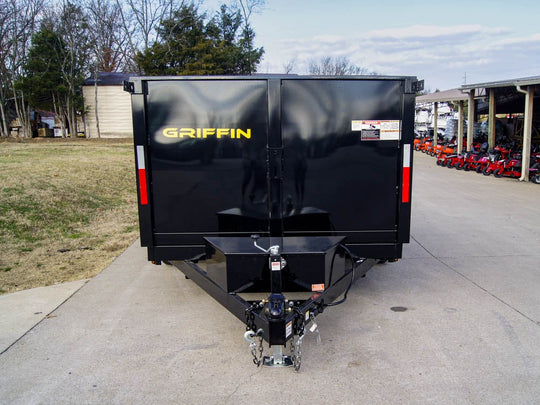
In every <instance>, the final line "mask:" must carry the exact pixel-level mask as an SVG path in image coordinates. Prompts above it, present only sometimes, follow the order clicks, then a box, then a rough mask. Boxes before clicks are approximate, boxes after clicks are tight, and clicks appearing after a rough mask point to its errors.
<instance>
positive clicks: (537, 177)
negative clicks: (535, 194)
mask: <svg viewBox="0 0 540 405" xmlns="http://www.w3.org/2000/svg"><path fill="white" fill-rule="evenodd" d="M532 182H533V183H536V184H540V174H535V175H534V177H533V178H532Z"/></svg>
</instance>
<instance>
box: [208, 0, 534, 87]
mask: <svg viewBox="0 0 540 405" xmlns="http://www.w3.org/2000/svg"><path fill="white" fill-rule="evenodd" d="M205 3H206V7H212V3H214V2H213V1H207V2H205ZM215 3H219V2H215ZM252 25H253V26H254V28H255V32H256V45H257V46H263V47H264V48H265V51H266V53H265V56H264V60H263V61H262V63H261V65H260V66H259V72H262V73H283V72H284V65H285V64H287V63H288V62H290V61H294V63H295V70H294V73H298V74H306V73H307V66H308V63H309V61H310V60H318V59H320V58H321V57H324V56H333V57H347V58H348V59H349V60H350V61H351V62H352V63H354V64H356V65H360V66H363V67H366V68H367V69H369V70H371V71H376V72H377V73H380V74H387V75H413V76H417V77H418V78H421V79H424V80H425V86H426V88H427V89H430V90H431V91H434V90H435V89H440V90H446V89H449V88H455V87H459V86H461V85H462V84H463V83H464V76H465V74H466V81H467V83H469V84H470V83H479V82H485V81H493V80H503V79H512V78H518V77H526V76H538V75H540V1H537V0H536V1H532V0H516V1H500V0H491V1H484V0H480V1H474V0H471V1H462V0H454V1H447V2H442V1H430V2H428V1H417V0H408V1H403V0H401V1H395V0H389V1H369V2H364V1H349V0H335V1H329V0H326V1H322V0H267V2H266V7H265V8H264V10H263V11H262V12H261V13H259V14H256V15H254V16H253V17H252Z"/></svg>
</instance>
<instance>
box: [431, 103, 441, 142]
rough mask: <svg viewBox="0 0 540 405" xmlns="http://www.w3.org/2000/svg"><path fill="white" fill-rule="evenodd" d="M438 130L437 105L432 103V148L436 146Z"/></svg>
mask: <svg viewBox="0 0 540 405" xmlns="http://www.w3.org/2000/svg"><path fill="white" fill-rule="evenodd" d="M438 130H439V103H437V102H436V101H435V102H434V103H433V143H432V144H431V145H432V146H433V148H435V146H437V132H438Z"/></svg>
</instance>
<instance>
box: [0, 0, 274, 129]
mask: <svg viewBox="0 0 540 405" xmlns="http://www.w3.org/2000/svg"><path fill="white" fill-rule="evenodd" d="M264 2H265V1H264V0H231V1H230V2H229V3H224V4H222V5H221V6H220V8H219V10H218V11H217V12H215V13H213V14H211V13H209V12H207V11H205V10H204V9H203V8H202V5H201V3H200V2H199V3H195V2H193V1H187V0H71V1H69V0H65V1H62V2H60V3H58V2H49V3H48V2H47V1H43V0H0V60H1V61H2V64H1V65H0V120H1V123H0V124H1V125H0V135H1V136H4V137H5V136H9V135H10V131H11V128H10V126H11V123H12V122H13V121H14V120H15V121H16V122H17V127H18V128H19V134H20V136H24V137H30V136H32V125H31V112H32V111H33V109H35V108H37V109H43V110H46V111H51V112H54V113H55V114H56V115H57V116H58V117H61V118H62V119H60V122H61V125H62V128H61V129H62V133H65V132H66V131H65V129H67V132H69V133H73V134H74V133H75V131H76V128H77V124H76V122H77V117H78V116H80V115H81V114H83V113H84V106H83V97H82V84H83V82H84V80H85V79H86V78H88V77H94V78H96V79H97V77H98V72H132V73H137V74H145V75H215V74H219V75H232V74H242V75H249V74H252V73H254V72H256V70H257V66H258V64H259V63H260V61H261V58H262V56H263V53H264V49H263V48H256V47H255V46H254V38H255V32H254V29H253V27H252V25H251V16H252V13H254V12H258V11H260V10H261V8H262V7H263V6H264ZM95 82H96V83H97V80H95Z"/></svg>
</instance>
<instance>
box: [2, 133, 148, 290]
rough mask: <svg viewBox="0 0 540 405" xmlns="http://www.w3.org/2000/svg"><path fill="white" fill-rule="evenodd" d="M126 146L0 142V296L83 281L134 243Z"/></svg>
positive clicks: (130, 153) (133, 197)
mask: <svg viewBox="0 0 540 405" xmlns="http://www.w3.org/2000/svg"><path fill="white" fill-rule="evenodd" d="M135 188H136V186H135V167H134V158H133V145H132V141H127V140H118V141H112V140H84V139H82V140H73V141H69V140H63V139H35V140H28V141H24V142H13V141H10V142H7V141H0V294H1V293H6V292H14V291H18V290H23V289H27V288H33V287H39V286H47V285H52V284H56V283H62V282H66V281H73V280H79V279H83V278H89V277H92V276H94V275H96V274H97V273H99V272H100V271H101V270H103V269H104V268H105V267H107V266H108V265H109V264H110V263H111V261H112V260H113V259H114V258H115V257H117V256H118V255H119V254H120V253H122V252H123V251H124V250H125V249H126V248H127V247H128V246H129V245H130V244H131V243H133V241H134V240H135V239H136V238H137V237H138V221H137V196H136V189H135Z"/></svg>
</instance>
